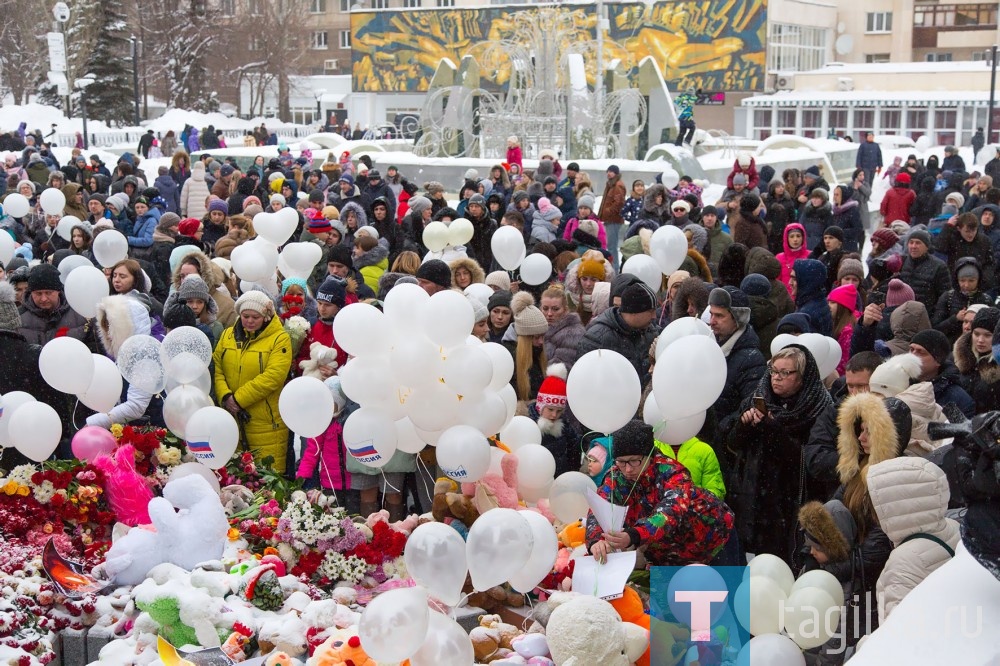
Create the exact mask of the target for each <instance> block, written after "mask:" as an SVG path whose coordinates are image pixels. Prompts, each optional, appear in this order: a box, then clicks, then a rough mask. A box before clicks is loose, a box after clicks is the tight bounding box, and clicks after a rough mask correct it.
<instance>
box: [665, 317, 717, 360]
mask: <svg viewBox="0 0 1000 666" xmlns="http://www.w3.org/2000/svg"><path fill="white" fill-rule="evenodd" d="M689 335H703V336H705V337H706V338H712V339H713V340H714V339H715V334H714V333H712V328H711V327H710V326H709V325H708V324H706V323H705V322H703V321H702V320H700V319H698V318H697V317H681V318H680V319H675V320H674V321H672V322H670V323H669V324H667V327H666V328H665V329H663V332H662V333H660V335H659V337H658V338H656V352H655V355H656V359H657V360H659V358H660V354H662V353H663V351H664V350H665V349H666V348H667V347H669V346H670V345H671V344H672V343H673V342H674V341H676V340H680V339H681V338H684V337H687V336H689Z"/></svg>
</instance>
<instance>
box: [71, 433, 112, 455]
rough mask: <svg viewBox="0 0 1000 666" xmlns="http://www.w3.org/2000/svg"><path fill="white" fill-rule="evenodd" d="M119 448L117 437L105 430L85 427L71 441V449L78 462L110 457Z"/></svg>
mask: <svg viewBox="0 0 1000 666" xmlns="http://www.w3.org/2000/svg"><path fill="white" fill-rule="evenodd" d="M117 446H118V442H117V441H116V440H115V436H114V435H112V434H111V433H110V432H109V431H107V430H105V429H104V428H99V427H97V426H84V427H83V428H80V429H79V430H78V431H77V433H76V434H75V435H73V439H72V440H71V441H70V448H71V449H72V450H73V455H74V456H75V457H76V458H77V459H78V460H88V461H90V460H93V459H94V458H96V457H97V456H104V455H110V454H111V453H112V452H114V450H115V448H116V447H117Z"/></svg>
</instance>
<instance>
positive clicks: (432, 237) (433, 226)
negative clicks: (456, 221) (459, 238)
mask: <svg viewBox="0 0 1000 666" xmlns="http://www.w3.org/2000/svg"><path fill="white" fill-rule="evenodd" d="M420 239H421V240H422V241H423V243H424V247H426V248H427V249H428V250H430V251H431V252H440V251H441V250H443V249H445V248H446V247H447V246H448V243H449V241H450V240H451V235H450V234H449V233H448V227H447V226H446V225H445V223H444V222H437V221H435V222H431V223H430V224H428V225H427V226H426V227H424V231H423V234H422V235H421V236H420Z"/></svg>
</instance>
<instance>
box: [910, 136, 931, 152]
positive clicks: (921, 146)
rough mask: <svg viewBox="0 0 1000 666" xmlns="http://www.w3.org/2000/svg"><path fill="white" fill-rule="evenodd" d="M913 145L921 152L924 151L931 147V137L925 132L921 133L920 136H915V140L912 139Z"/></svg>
mask: <svg viewBox="0 0 1000 666" xmlns="http://www.w3.org/2000/svg"><path fill="white" fill-rule="evenodd" d="M913 145H914V147H916V149H917V150H919V151H920V152H921V153H926V152H927V150H928V149H929V148H930V147H931V138H930V137H929V136H927V135H926V134H921V135H920V136H918V137H917V140H916V141H914V143H913Z"/></svg>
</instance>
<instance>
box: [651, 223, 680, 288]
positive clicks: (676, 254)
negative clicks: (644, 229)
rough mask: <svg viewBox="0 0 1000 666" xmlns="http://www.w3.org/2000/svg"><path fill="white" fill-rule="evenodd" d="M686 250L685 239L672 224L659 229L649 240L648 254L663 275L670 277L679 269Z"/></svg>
mask: <svg viewBox="0 0 1000 666" xmlns="http://www.w3.org/2000/svg"><path fill="white" fill-rule="evenodd" d="M687 250H688V242H687V237H686V236H685V235H684V232H683V231H681V230H680V229H678V228H677V227H675V226H673V225H672V224H668V225H665V226H662V227H660V228H659V229H657V230H656V231H654V232H653V236H652V237H651V238H650V239H649V254H650V256H652V257H653V260H654V261H655V262H656V265H657V266H659V267H660V272H661V273H663V274H664V275H670V274H671V273H673V272H674V271H676V270H677V269H678V268H680V267H681V264H682V263H684V259H685V258H686V257H687Z"/></svg>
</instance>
